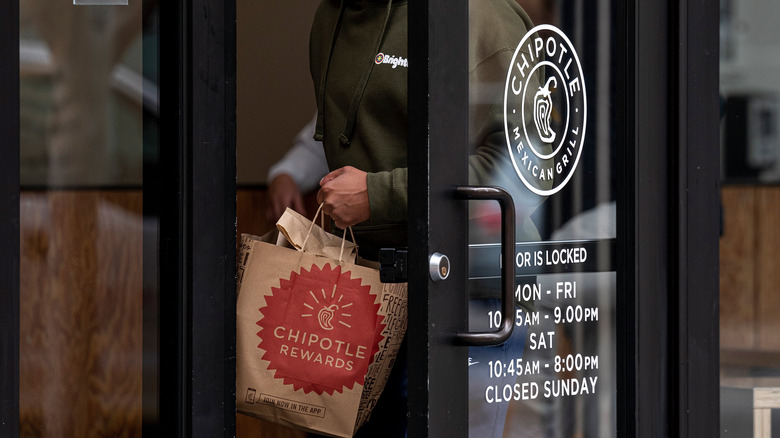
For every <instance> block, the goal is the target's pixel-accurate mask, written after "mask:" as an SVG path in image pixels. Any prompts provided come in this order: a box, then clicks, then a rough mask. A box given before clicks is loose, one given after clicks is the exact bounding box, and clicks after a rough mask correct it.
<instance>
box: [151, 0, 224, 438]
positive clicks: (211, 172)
mask: <svg viewBox="0 0 780 438" xmlns="http://www.w3.org/2000/svg"><path fill="white" fill-rule="evenodd" d="M159 5H160V8H161V9H160V23H161V25H160V59H159V62H160V64H159V65H160V93H161V95H160V114H161V120H160V126H161V128H160V130H161V132H160V168H161V169H163V170H162V171H161V180H160V181H161V182H160V184H161V186H160V187H159V189H160V193H161V195H160V197H161V203H160V204H161V208H163V210H162V212H161V219H160V267H159V269H160V273H161V275H160V307H159V308H160V321H161V324H160V340H159V342H160V344H159V345H160V376H159V381H160V382H161V383H160V388H159V394H160V402H159V406H160V423H159V424H158V425H157V426H156V428H159V429H156V428H152V429H147V430H148V431H149V432H161V434H160V436H187V437H204V438H206V437H218V436H223V437H233V436H235V422H236V409H235V406H236V405H235V382H236V359H235V358H236V351H235V348H236V347H235V327H236V323H235V321H236V319H235V309H236V299H235V297H236V294H235V287H236V277H235V272H236V40H235V35H236V5H235V1H234V0H228V1H224V2H217V3H215V2H211V1H208V0H178V1H161V2H159ZM174 292H175V293H174ZM163 321H164V322H163ZM147 430H145V432H146V431H147ZM153 435H157V434H155V433H153Z"/></svg>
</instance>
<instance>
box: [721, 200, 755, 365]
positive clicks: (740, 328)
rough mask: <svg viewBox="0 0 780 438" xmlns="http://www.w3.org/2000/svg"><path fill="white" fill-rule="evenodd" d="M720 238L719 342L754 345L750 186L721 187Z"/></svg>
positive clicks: (743, 346)
mask: <svg viewBox="0 0 780 438" xmlns="http://www.w3.org/2000/svg"><path fill="white" fill-rule="evenodd" d="M722 199H723V236H722V237H721V239H720V343H721V348H722V349H739V350H744V349H751V348H753V347H754V345H755V327H754V324H755V318H756V311H755V305H756V302H755V277H756V267H755V264H754V261H753V257H754V254H755V247H756V240H757V234H756V225H755V209H756V196H755V190H754V188H752V187H724V188H723V190H722Z"/></svg>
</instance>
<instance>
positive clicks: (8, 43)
mask: <svg viewBox="0 0 780 438" xmlns="http://www.w3.org/2000/svg"><path fill="white" fill-rule="evenodd" d="M0 120H2V121H3V122H2V123H0V138H2V142H0V157H3V159H2V160H0V245H1V247H0V333H2V335H0V370H2V371H0V435H2V436H18V435H19V239H20V237H19V231H20V230H19V226H20V225H19V2H18V1H6V2H3V3H2V5H0Z"/></svg>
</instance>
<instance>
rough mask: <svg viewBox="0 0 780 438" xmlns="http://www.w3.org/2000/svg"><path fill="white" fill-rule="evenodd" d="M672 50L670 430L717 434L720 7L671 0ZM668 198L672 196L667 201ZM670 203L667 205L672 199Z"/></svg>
mask: <svg viewBox="0 0 780 438" xmlns="http://www.w3.org/2000/svg"><path fill="white" fill-rule="evenodd" d="M672 4H674V5H675V6H676V8H675V9H673V10H672V11H670V12H672V14H673V17H674V20H673V21H672V25H671V26H670V27H672V26H673V31H674V32H676V35H677V38H676V39H675V40H676V42H677V44H675V45H674V46H670V50H669V51H670V58H672V57H674V58H673V63H674V70H673V72H672V75H673V76H672V77H673V78H675V79H674V80H675V82H674V89H675V92H674V95H675V96H677V99H678V100H677V111H676V113H675V116H676V119H675V120H674V125H673V126H674V127H675V128H676V132H675V136H674V137H673V141H672V142H670V145H671V152H672V153H674V154H675V155H674V157H673V158H674V159H675V160H676V165H677V167H676V169H675V172H670V176H672V177H674V178H675V179H676V185H675V186H674V187H675V189H676V191H675V192H674V193H673V196H674V201H675V202H674V203H673V208H674V209H675V214H670V216H671V217H672V218H673V219H674V220H676V222H675V224H674V226H675V228H674V230H675V232H676V235H677V236H676V237H677V238H676V239H675V240H676V242H677V246H676V247H675V248H674V249H673V251H674V253H672V254H670V259H671V260H673V261H674V263H675V266H674V267H673V268H672V269H673V270H674V272H675V273H676V276H675V279H674V281H675V284H674V285H673V286H674V289H673V290H676V291H678V293H677V294H676V302H675V303H674V304H675V306H674V308H675V313H673V314H672V315H671V318H670V320H671V321H672V322H673V323H674V325H675V327H676V328H677V329H678V331H677V332H676V333H677V339H675V340H673V341H674V342H672V345H675V346H676V351H674V352H673V354H674V355H675V358H676V361H675V362H674V363H675V364H676V365H677V366H676V369H675V370H673V373H672V374H673V375H674V376H675V380H674V381H673V382H672V383H673V385H674V386H672V388H673V389H674V390H675V391H676V392H675V397H674V399H673V400H671V403H670V405H671V406H674V407H675V408H676V412H674V413H673V414H674V415H676V421H675V422H674V423H673V425H672V427H673V429H672V431H671V433H672V434H673V435H678V436H691V437H710V436H717V435H718V434H719V430H720V422H719V414H720V400H719V398H720V397H719V396H720V391H719V387H720V385H719V374H720V361H719V360H718V357H719V348H720V340H719V283H718V278H719V277H718V266H719V261H718V256H719V250H718V245H719V242H718V236H719V227H720V214H719V213H720V208H719V207H720V204H719V202H720V201H719V199H720V198H719V193H718V188H719V187H718V181H719V166H720V157H719V138H718V136H719V131H718V130H717V129H714V127H716V126H718V119H719V116H718V111H719V102H718V87H719V80H718V74H719V73H718V48H719V27H718V26H719V20H718V8H716V7H712V5H711V4H709V3H707V2H703V1H694V0H683V1H680V2H673V3H672ZM670 206H672V204H670ZM670 208H672V207H670Z"/></svg>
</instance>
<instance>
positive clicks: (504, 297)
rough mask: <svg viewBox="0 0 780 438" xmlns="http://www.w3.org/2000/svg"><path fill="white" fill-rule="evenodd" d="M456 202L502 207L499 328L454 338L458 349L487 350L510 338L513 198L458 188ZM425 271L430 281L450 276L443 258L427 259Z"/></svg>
mask: <svg viewBox="0 0 780 438" xmlns="http://www.w3.org/2000/svg"><path fill="white" fill-rule="evenodd" d="M455 197H456V198H457V199H466V200H469V199H475V200H493V201H498V204H499V206H500V207H501V259H502V260H503V263H502V264H501V314H502V315H503V318H502V320H501V327H500V328H499V329H498V331H495V332H462V333H458V334H457V335H456V339H457V342H458V343H459V344H461V345H473V346H487V345H500V344H503V343H504V342H505V341H506V340H507V339H509V337H510V336H511V335H512V330H513V329H514V323H513V320H512V315H514V313H515V312H514V311H515V301H514V299H515V297H514V293H515V272H514V265H513V263H512V262H511V261H512V260H514V256H515V255H514V250H515V203H514V201H513V200H512V196H511V195H510V194H509V193H508V192H507V191H506V190H504V189H502V188H499V187H479V186H460V187H456V188H455ZM428 271H429V274H430V276H431V278H432V279H433V281H442V280H446V279H447V277H449V275H450V260H449V259H448V258H447V256H446V255H444V254H439V253H438V252H437V253H433V254H432V255H431V256H430V257H429V259H428Z"/></svg>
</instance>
